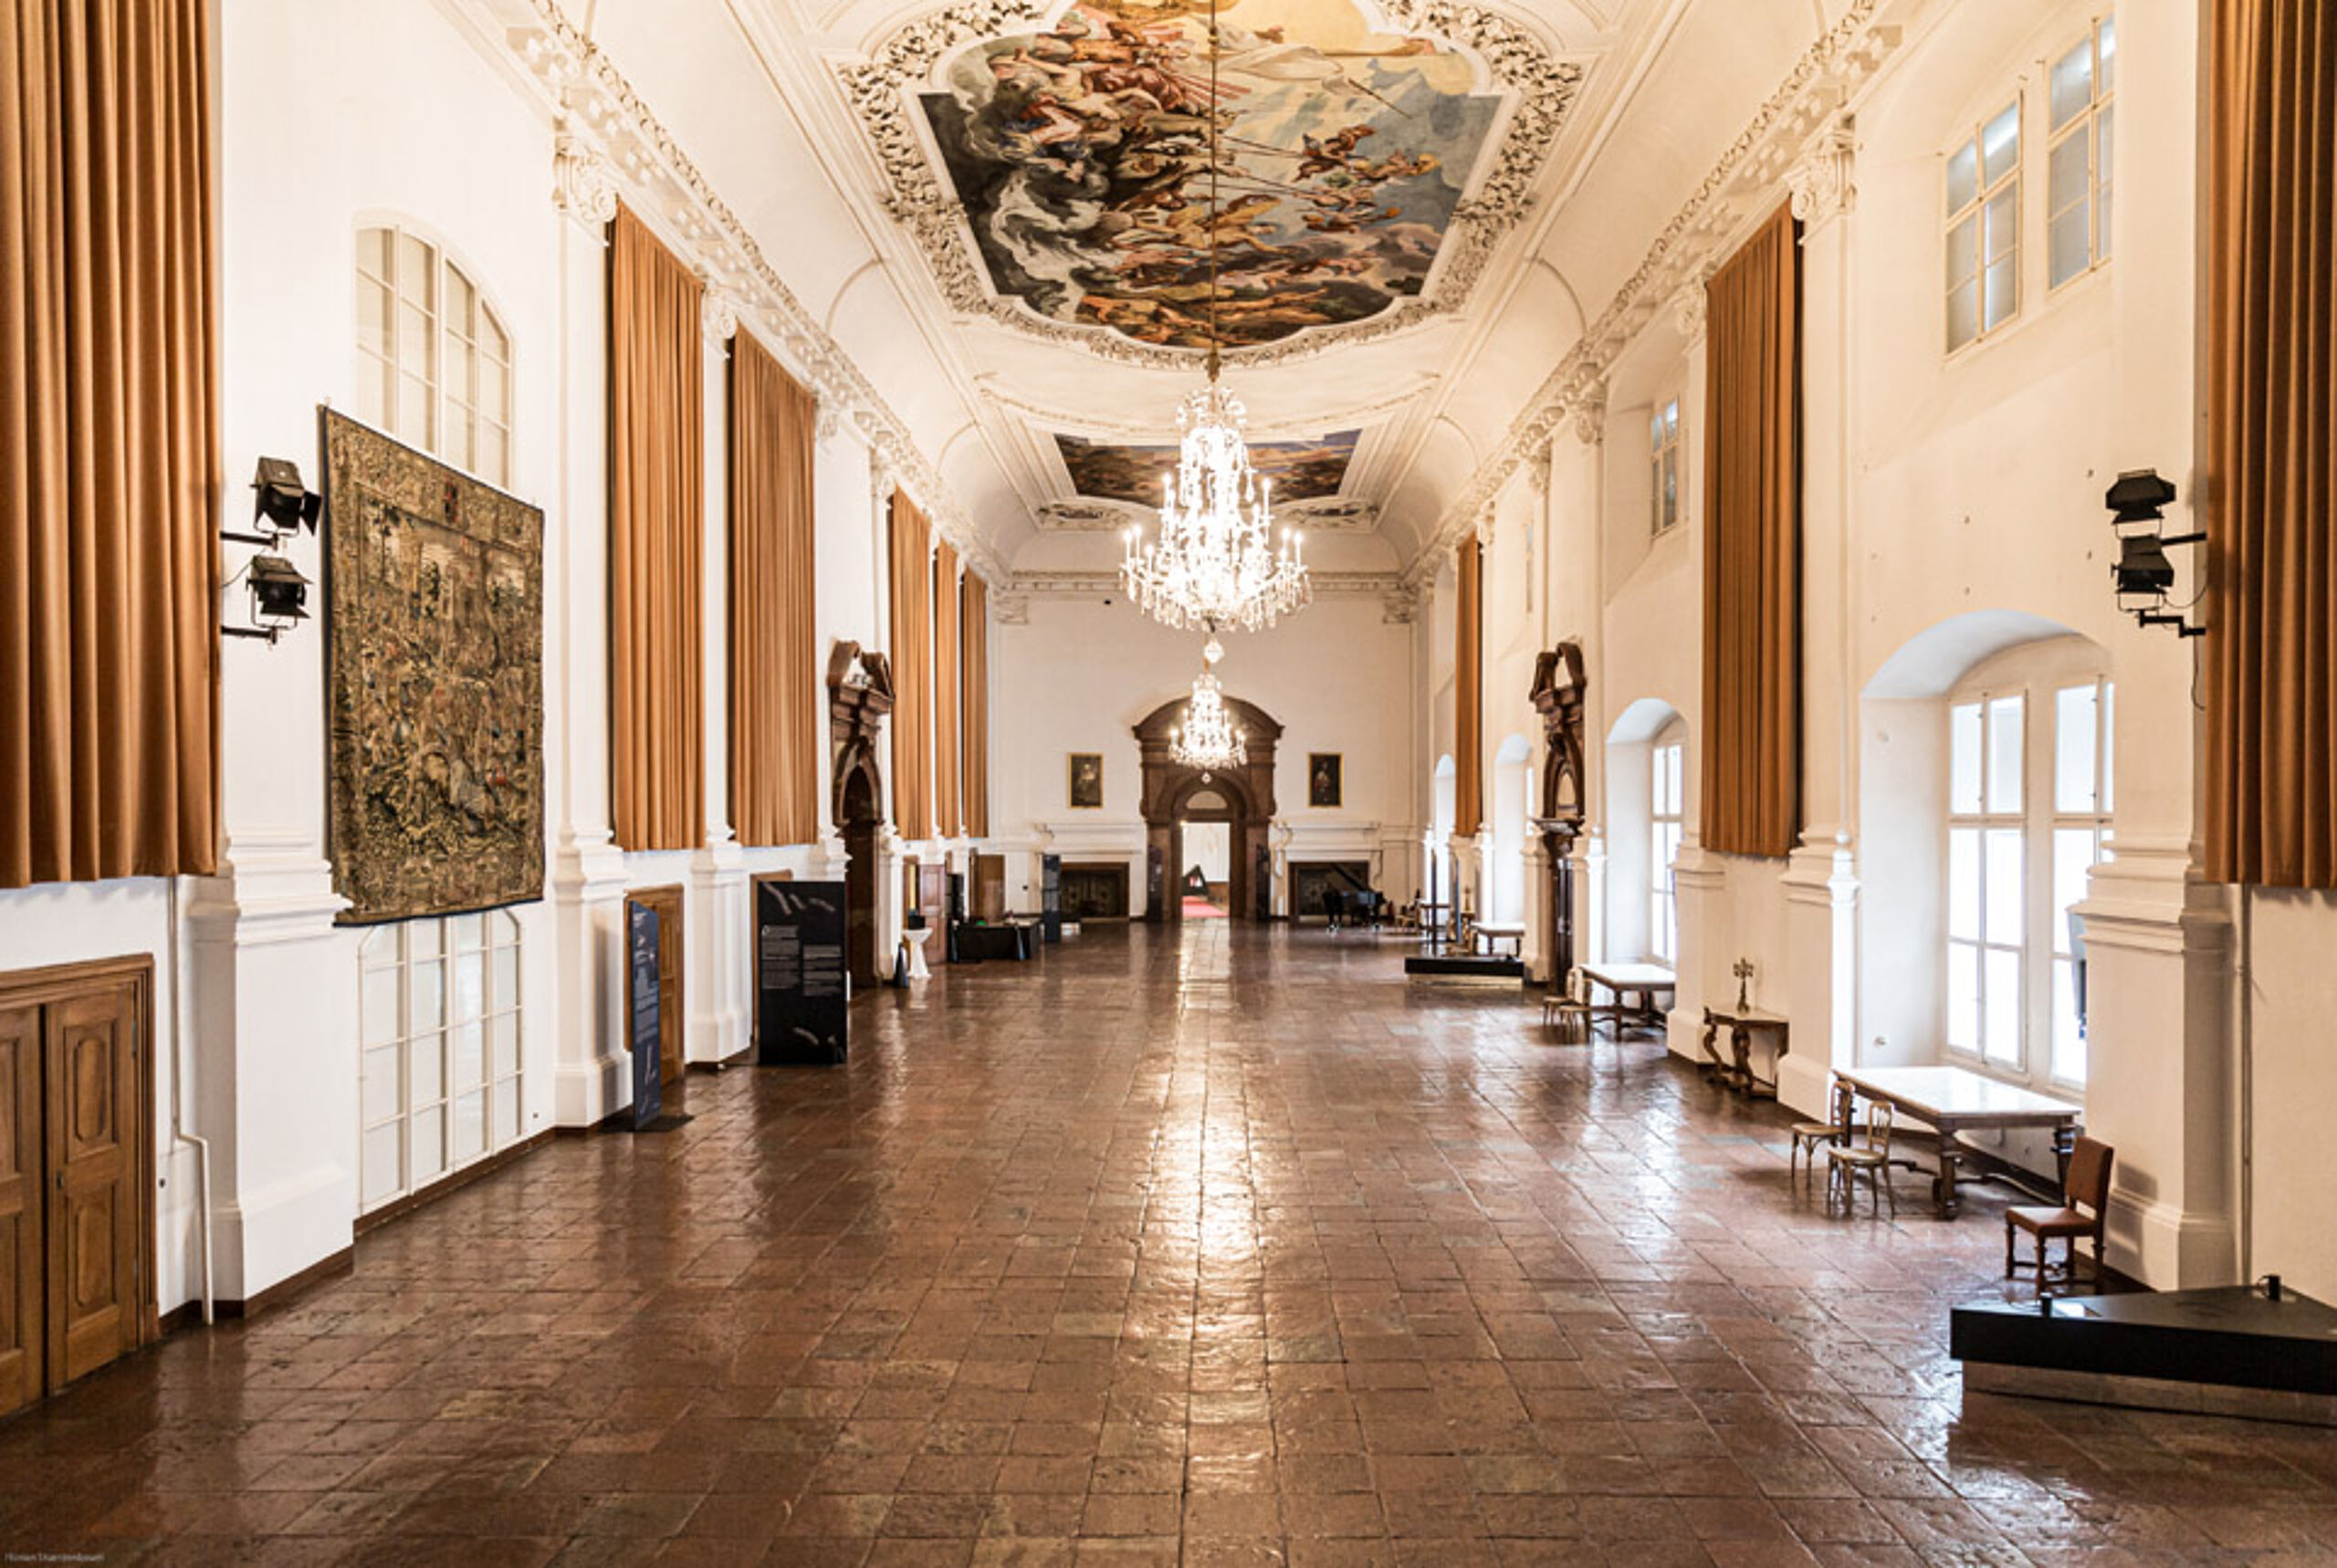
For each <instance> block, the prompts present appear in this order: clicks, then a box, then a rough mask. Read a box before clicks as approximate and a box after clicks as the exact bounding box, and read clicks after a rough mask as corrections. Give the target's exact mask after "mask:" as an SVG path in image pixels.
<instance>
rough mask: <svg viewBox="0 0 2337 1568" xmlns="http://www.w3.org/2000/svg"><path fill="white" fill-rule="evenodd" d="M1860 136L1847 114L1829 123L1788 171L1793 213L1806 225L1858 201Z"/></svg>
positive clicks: (1825, 219) (1824, 219)
mask: <svg viewBox="0 0 2337 1568" xmlns="http://www.w3.org/2000/svg"><path fill="white" fill-rule="evenodd" d="M1857 146H1858V139H1857V136H1856V135H1855V133H1854V131H1853V128H1852V125H1851V121H1850V117H1849V116H1848V115H1844V116H1843V117H1842V118H1841V119H1839V120H1836V121H1835V122H1834V123H1833V124H1831V125H1829V126H1828V127H1827V128H1826V130H1825V131H1823V132H1822V133H1821V134H1820V135H1819V136H1818V141H1817V142H1816V144H1815V145H1813V146H1812V147H1811V148H1810V149H1809V151H1808V152H1805V153H1803V154H1802V157H1801V161H1800V162H1797V163H1796V164H1795V165H1794V166H1793V167H1792V168H1791V169H1790V170H1788V171H1787V173H1786V189H1787V190H1788V191H1790V192H1791V193H1792V206H1793V215H1794V216H1795V217H1797V218H1799V219H1800V220H1801V223H1802V226H1803V227H1805V228H1816V227H1818V225H1821V224H1824V223H1827V222H1829V221H1831V220H1832V219H1834V218H1837V217H1839V216H1840V215H1841V214H1844V213H1847V212H1849V211H1850V210H1851V209H1852V208H1853V207H1855V206H1856V205H1857V204H1858V195H1859V192H1858V185H1857V184H1856V183H1855V181H1854V178H1853V176H1854V174H1855V172H1856V170H1855V168H1854V166H1853V159H1854V157H1855V155H1856V151H1857Z"/></svg>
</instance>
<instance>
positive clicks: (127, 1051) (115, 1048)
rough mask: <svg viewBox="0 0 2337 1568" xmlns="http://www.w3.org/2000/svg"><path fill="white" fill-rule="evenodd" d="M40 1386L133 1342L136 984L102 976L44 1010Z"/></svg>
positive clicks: (95, 1364)
mask: <svg viewBox="0 0 2337 1568" xmlns="http://www.w3.org/2000/svg"><path fill="white" fill-rule="evenodd" d="M47 1015H48V1016H47V1031H46V1032H47V1074H48V1093H47V1113H48V1137H47V1145H48V1150H47V1153H48V1170H49V1193H48V1199H49V1202H48V1246H47V1258H48V1302H47V1306H48V1312H47V1318H48V1351H49V1354H48V1386H49V1388H50V1389H51V1390H52V1391H53V1390H55V1389H58V1388H62V1387H63V1386H64V1385H66V1384H68V1383H70V1382H72V1381H73V1380H74V1379H75V1378H77V1377H81V1376H84V1375H87V1374H89V1373H91V1372H94V1371H96V1370H97V1369H98V1368H99V1367H100V1366H103V1365H105V1364H106V1363H108V1362H110V1361H111V1360H112V1359H113V1358H114V1357H116V1356H117V1355H120V1354H121V1353H122V1352H123V1351H125V1350H129V1349H131V1348H133V1347H134V1346H135V1345H136V1344H137V1343H138V1316H139V1311H140V1307H139V1303H140V1302H141V1300H142V1299H143V1296H144V1292H143V1291H142V1289H141V1281H139V1278H138V1252H139V1225H138V1216H139V1203H140V1200H141V1197H143V1194H141V1192H140V1191H139V1183H138V1169H139V1161H138V1158H137V1139H138V1136H139V1133H138V1128H139V1104H138V1094H139V1088H138V1084H139V1079H140V1074H139V1071H138V1053H139V1051H140V1050H141V1041H140V1040H139V1039H138V1006H137V992H136V989H135V988H134V987H131V986H129V985H120V986H107V987H100V988H93V989H91V990H88V991H84V992H82V993H80V994H79V995H76V996H72V997H68V998H62V999H59V1000H58V1001H55V1002H52V1003H50V1004H49V1006H48V1008H47Z"/></svg>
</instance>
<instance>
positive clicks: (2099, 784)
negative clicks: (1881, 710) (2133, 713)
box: [1946, 639, 2112, 1087]
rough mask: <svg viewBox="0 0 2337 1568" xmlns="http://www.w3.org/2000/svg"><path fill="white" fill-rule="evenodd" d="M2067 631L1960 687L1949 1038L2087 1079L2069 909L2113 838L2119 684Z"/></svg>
mask: <svg viewBox="0 0 2337 1568" xmlns="http://www.w3.org/2000/svg"><path fill="white" fill-rule="evenodd" d="M2090 651H2091V644H2083V643H2077V642H2076V640H2075V639H2064V640H2060V641H2059V642H2057V643H2048V644H2045V645H2043V646H2041V647H2037V648H2030V649H2021V650H2017V651H2015V652H2013V653H2007V654H2002V655H1999V656H1998V657H1996V658H1994V659H1991V660H1989V661H1988V662H1987V663H1986V664H1983V665H1981V666H1980V668H1979V669H1978V670H1976V671H1975V672H1974V674H1973V675H1972V676H1970V677H1968V678H1967V679H1966V680H1965V683H1964V684H1963V685H1959V686H1958V687H1957V688H1956V689H1955V691H1954V693H1952V694H1951V695H1950V696H1949V698H1948V710H1947V721H1948V722H1947V743H1948V745H1947V749H1948V778H1947V954H1946V957H1947V1019H1946V1024H1947V1044H1948V1049H1949V1050H1950V1051H1952V1052H1958V1053H1963V1054H1966V1055H1969V1056H1972V1057H1975V1058H1977V1059H1978V1060H1979V1061H1981V1062H1983V1063H1985V1064H1986V1066H1988V1067H1990V1068H1993V1069H1995V1070H1996V1071H1999V1072H2003V1073H2007V1074H2010V1075H2013V1076H2017V1077H2021V1078H2026V1079H2030V1080H2033V1081H2038V1082H2045V1081H2049V1082H2055V1083H2060V1084H2066V1085H2070V1086H2071V1087H2076V1086H2079V1085H2081V1084H2083V1083H2084V1082H2085V1079H2086V1051H2085V1028H2084V1017H2083V1011H2082V1008H2081V1005H2080V961H2081V953H2082V949H2081V946H2080V938H2079V935H2078V933H2077V931H2076V930H2075V928H2074V926H2073V925H2072V924H2071V921H2070V910H2071V908H2072V907H2073V906H2074V905H2075V904H2078V903H2079V902H2080V900H2082V899H2083V898H2084V897H2085V894H2086V885H2087V878H2088V877H2089V875H2090V874H2091V872H2092V870H2093V867H2094V864H2095V862H2098V861H2100V860H2101V858H2102V857H2103V855H2104V854H2105V853H2106V852H2107V849H2108V845H2109V839H2110V811H2111V769H2110V738H2111V714H2112V688H2111V684H2110V682H2109V680H2108V679H2107V678H2105V677H2104V676H2103V675H2102V674H2101V670H2100V669H2099V667H2098V666H2091V665H2089V664H2086V663H2084V656H2085V654H2086V653H2088V652H2090Z"/></svg>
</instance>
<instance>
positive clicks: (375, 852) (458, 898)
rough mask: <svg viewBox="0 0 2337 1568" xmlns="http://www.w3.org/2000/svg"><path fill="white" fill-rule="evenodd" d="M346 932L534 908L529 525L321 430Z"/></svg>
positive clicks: (368, 436)
mask: <svg viewBox="0 0 2337 1568" xmlns="http://www.w3.org/2000/svg"><path fill="white" fill-rule="evenodd" d="M324 445H325V476H326V477H325V483H326V493H325V495H326V503H327V507H328V513H327V521H326V525H325V604H326V613H327V621H326V646H327V649H328V656H327V673H326V682H327V686H328V699H327V701H328V713H329V716H330V724H331V732H332V733H331V748H332V750H331V778H330V790H329V793H330V819H331V831H332V844H331V854H332V867H333V871H332V875H333V886H334V888H335V890H336V891H338V892H339V893H340V894H341V895H342V896H343V897H345V898H347V899H348V900H349V908H348V909H347V910H345V911H344V912H342V914H341V922H342V923H343V924H344V925H361V924H365V923H368V922H372V921H377V920H403V919H406V918H408V917H411V916H414V915H447V914H452V913H454V912H456V911H459V910H466V909H484V908H487V907H490V906H492V905H494V904H511V903H515V902H518V901H520V900H523V899H531V898H539V897H541V896H542V894H543V880H544V862H543V854H544V767H543V729H544V711H543V710H544V699H543V523H544V518H543V513H542V512H540V510H538V509H537V508H536V507H530V506H529V505H527V504H526V503H525V502H523V501H519V500H516V499H514V498H513V497H509V496H507V495H505V494H504V493H503V492H501V491H499V490H496V489H493V488H491V487H489V486H486V485H483V484H480V483H479V482H478V481H477V480H476V479H472V478H470V477H468V476H465V475H463V474H459V473H457V472H456V471H455V470H454V469H452V468H449V467H447V466H446V465H444V464H442V463H438V462H436V461H435V460H433V459H431V458H429V457H425V456H424V455H422V454H421V453H419V452H416V451H414V450H413V449H412V448H411V447H407V446H402V445H400V444H398V443H396V442H394V441H393V440H391V439H390V438H389V437H387V436H385V435H383V434H379V433H377V432H375V431H372V430H368V429H367V428H365V427H364V426H363V425H362V424H358V423H354V422H353V421H351V420H348V419H344V418H342V417H341V416H340V415H339V414H336V413H331V412H330V411H328V412H327V413H325V416H324Z"/></svg>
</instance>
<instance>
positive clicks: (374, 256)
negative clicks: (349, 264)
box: [357, 229, 390, 277]
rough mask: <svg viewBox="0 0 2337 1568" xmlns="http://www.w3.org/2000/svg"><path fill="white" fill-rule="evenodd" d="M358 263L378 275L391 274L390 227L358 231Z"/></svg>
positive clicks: (385, 275)
mask: <svg viewBox="0 0 2337 1568" xmlns="http://www.w3.org/2000/svg"><path fill="white" fill-rule="evenodd" d="M357 265H358V266H359V267H362V268H363V269H364V270H365V271H367V272H370V273H372V275H373V276H374V277H389V275H390V231H389V230H388V229H359V230H358V231H357Z"/></svg>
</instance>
